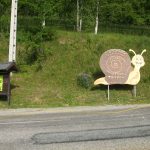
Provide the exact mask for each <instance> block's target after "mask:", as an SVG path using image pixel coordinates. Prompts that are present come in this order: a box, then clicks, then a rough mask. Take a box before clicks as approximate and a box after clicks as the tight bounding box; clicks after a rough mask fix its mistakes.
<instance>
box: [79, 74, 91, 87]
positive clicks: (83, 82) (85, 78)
mask: <svg viewBox="0 0 150 150" xmlns="http://www.w3.org/2000/svg"><path fill="white" fill-rule="evenodd" d="M77 84H78V85H79V86H81V87H83V88H86V89H91V87H92V84H93V79H92V76H91V75H89V74H87V73H80V74H79V75H78V76H77Z"/></svg>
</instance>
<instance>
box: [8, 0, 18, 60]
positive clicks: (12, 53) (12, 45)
mask: <svg viewBox="0 0 150 150" xmlns="http://www.w3.org/2000/svg"><path fill="white" fill-rule="evenodd" d="M17 6H18V0H12V6H11V22H10V39H9V62H14V61H16V33H17Z"/></svg>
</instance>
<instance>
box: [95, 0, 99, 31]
mask: <svg viewBox="0 0 150 150" xmlns="http://www.w3.org/2000/svg"><path fill="white" fill-rule="evenodd" d="M98 14H99V1H98V0H97V10H96V25H95V34H97V32H98V22H99V18H98Z"/></svg>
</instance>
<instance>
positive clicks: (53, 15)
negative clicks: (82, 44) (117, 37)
mask: <svg viewBox="0 0 150 150" xmlns="http://www.w3.org/2000/svg"><path fill="white" fill-rule="evenodd" d="M96 1H97V0H88V1H87V0H79V3H80V15H82V20H83V28H86V27H88V26H93V27H94V26H95V17H96V7H97V2H96ZM10 8H11V1H10V0H1V1H0V17H3V16H10ZM76 11H77V0H19V1H18V15H19V16H24V17H39V18H40V19H41V21H42V20H43V19H45V21H50V20H52V21H53V20H59V21H60V20H61V21H62V20H63V21H64V22H65V23H66V24H74V25H75V26H76V17H77V16H76V15H77V12H76ZM99 22H100V23H101V24H108V23H112V24H123V25H150V1H149V0H99Z"/></svg>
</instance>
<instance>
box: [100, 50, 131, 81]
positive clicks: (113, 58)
mask: <svg viewBox="0 0 150 150" xmlns="http://www.w3.org/2000/svg"><path fill="white" fill-rule="evenodd" d="M100 68H101V70H102V71H103V73H104V74H105V80H106V81H107V82H108V84H124V83H125V82H126V81H127V79H128V76H129V73H130V71H131V69H132V68H131V59H130V57H129V55H128V53H127V52H125V51H123V50H120V49H110V50H108V51H106V52H104V53H103V54H102V56H101V58H100Z"/></svg>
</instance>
